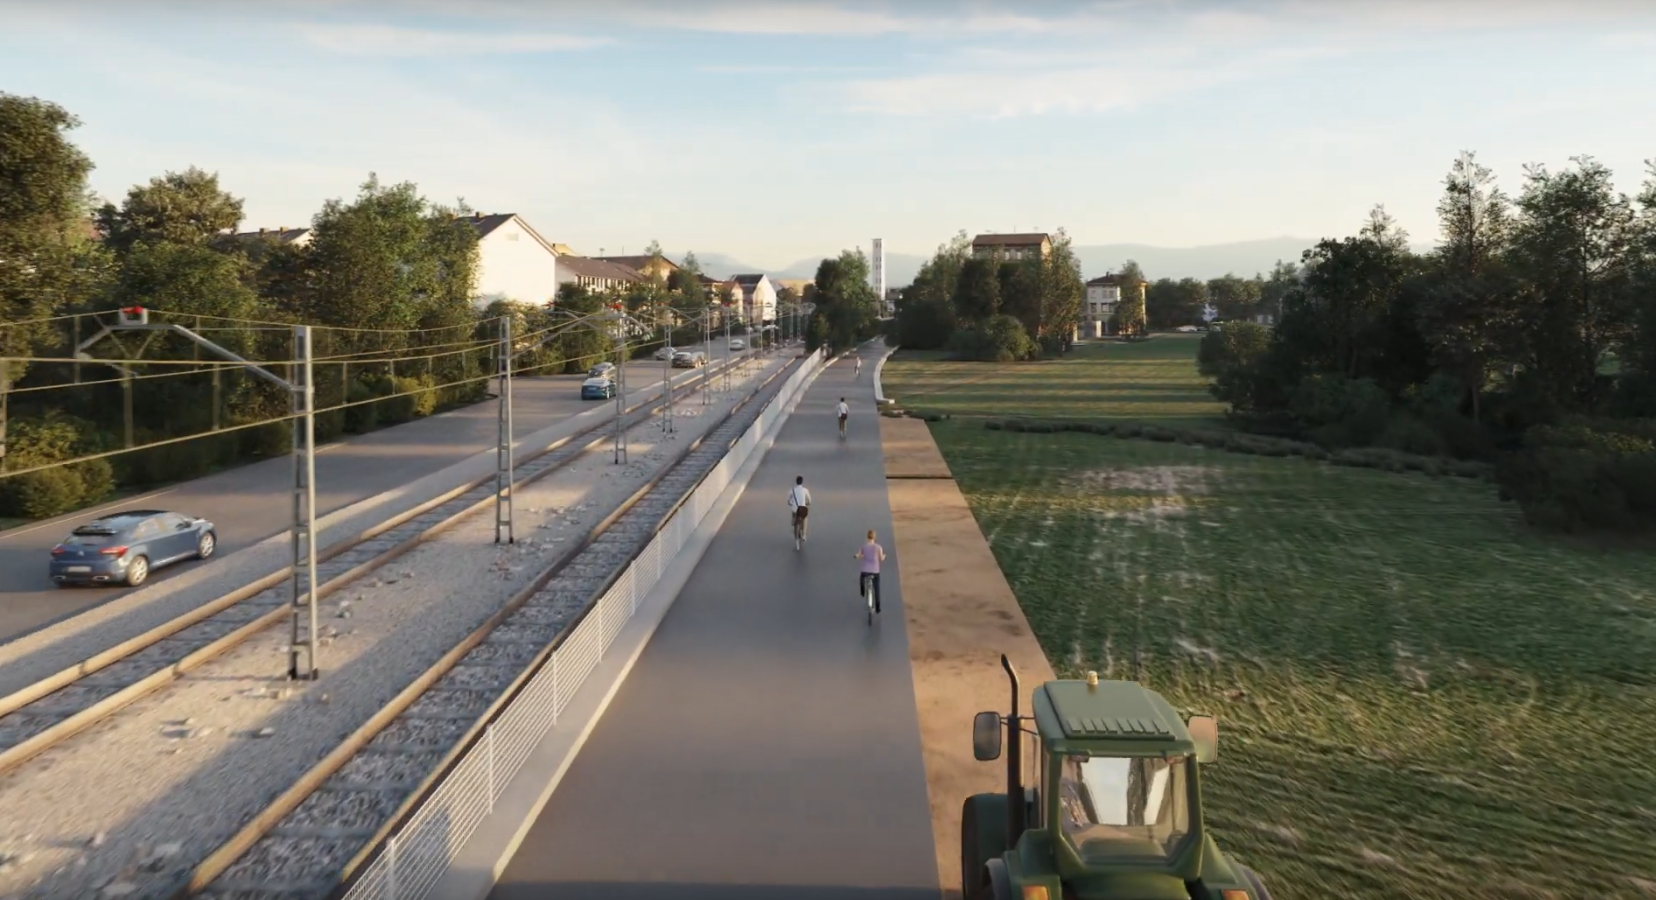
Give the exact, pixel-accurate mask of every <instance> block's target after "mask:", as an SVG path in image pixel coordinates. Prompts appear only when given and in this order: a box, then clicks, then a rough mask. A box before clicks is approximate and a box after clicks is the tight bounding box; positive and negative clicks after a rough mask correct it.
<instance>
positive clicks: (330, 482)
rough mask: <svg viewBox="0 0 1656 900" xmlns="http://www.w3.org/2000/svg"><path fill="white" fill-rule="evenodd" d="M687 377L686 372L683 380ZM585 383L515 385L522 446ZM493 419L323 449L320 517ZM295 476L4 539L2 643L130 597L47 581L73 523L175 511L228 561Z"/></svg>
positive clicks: (481, 413) (490, 440) (632, 372)
mask: <svg viewBox="0 0 1656 900" xmlns="http://www.w3.org/2000/svg"><path fill="white" fill-rule="evenodd" d="M709 349H710V351H711V352H709V357H710V358H711V359H712V360H714V361H715V362H717V361H720V360H722V359H723V358H724V355H723V354H724V348H723V347H722V346H721V345H719V344H715V345H713V347H711V348H709ZM737 355H740V354H737ZM684 371H686V370H684V369H679V370H676V373H682V372H684ZM661 375H662V364H661V363H659V362H650V361H645V360H640V361H638V362H635V363H629V364H628V365H627V372H626V379H627V389H628V390H629V391H632V390H640V389H644V388H650V387H654V386H655V385H657V384H659V383H660V382H661ZM583 378H584V376H581V375H558V376H550V377H545V378H523V379H518V380H516V381H515V382H514V384H513V388H512V413H513V423H512V424H513V431H514V437H515V438H522V437H524V436H526V435H529V434H533V433H534V432H536V431H539V430H541V429H543V428H546V427H548V426H550V425H553V424H555V423H556V422H557V421H558V420H560V419H563V418H565V417H568V416H571V415H574V414H576V413H579V412H582V411H584V410H587V409H591V408H593V407H594V406H599V405H602V404H601V403H600V402H599V401H594V400H585V401H583V400H581V399H580V383H581V381H582V379H583ZM491 389H492V387H491ZM611 405H612V406H613V404H611ZM495 417H496V409H495V404H494V403H493V402H492V401H485V402H483V403H479V404H475V405H473V406H468V407H465V408H463V409H458V410H454V411H452V412H448V413H444V414H442V415H439V416H432V417H431V418H428V419H421V420H418V421H415V422H410V423H407V424H404V425H398V426H395V427H392V428H386V429H383V430H380V431H375V432H372V433H370V434H365V435H359V436H354V437H349V438H346V439H344V440H342V441H340V442H338V443H336V444H333V445H329V446H327V447H324V448H322V449H320V450H319V451H318V453H317V457H316V485H317V490H316V509H317V514H318V515H319V516H320V515H326V514H328V513H330V512H333V511H334V510H336V509H341V508H343V507H346V506H349V505H351V504H353V503H356V502H357V501H359V500H363V499H365V498H367V497H372V496H373V495H375V494H378V493H382V492H384V491H388V490H391V489H393V488H395V487H397V486H399V485H402V484H407V483H408V482H410V481H414V480H416V479H419V478H421V477H424V476H426V475H429V474H431V473H433V472H437V471H440V470H441V469H443V468H445V467H447V466H450V465H453V464H454V463H457V462H459V461H461V460H463V459H465V458H467V457H470V456H472V455H474V454H477V453H481V452H483V451H486V450H488V449H490V448H492V447H493V446H494V442H495V428H496V418H495ZM292 473H293V469H292V463H291V462H289V460H288V458H287V457H282V458H280V459H272V460H265V461H262V462H258V463H254V464H252V465H247V466H241V467H239V468H235V469H231V470H228V471H225V472H219V473H216V474H213V475H209V476H206V477H204V478H198V479H195V480H193V481H188V482H184V483H182V484H179V485H175V486H173V487H171V488H166V489H163V490H160V491H157V492H154V493H151V494H146V495H143V496H140V497H134V498H131V499H128V500H123V501H121V502H119V503H114V504H107V505H105V506H101V507H96V508H94V509H92V510H88V511H85V512H80V513H75V514H72V515H69V516H64V517H60V518H57V519H52V520H50V521H47V522H42V523H36V524H31V525H25V526H20V527H18V528H14V529H8V530H6V531H3V532H0V643H4V642H6V641H10V640H13V639H15V638H17V637H20V636H21V635H23V634H26V633H28V632H30V631H34V630H36V629H39V628H43V627H45V626H47V625H50V624H52V623H53V622H56V621H59V620H61V619H64V618H67V617H69V616H72V615H74V614H76V613H78V612H81V611H83V610H85V609H88V608H90V607H93V606H97V605H99V604H102V603H107V602H109V601H110V600H112V599H114V598H116V597H118V596H120V595H121V594H122V593H123V591H124V590H127V589H124V588H98V587H88V588H77V589H70V590H65V589H61V588H58V587H56V586H55V585H54V584H53V583H52V581H51V579H50V578H48V577H47V561H48V560H49V559H50V551H51V548H52V546H53V545H54V544H56V543H57V542H58V541H60V540H62V539H63V536H64V535H66V534H68V533H69V531H70V529H72V528H74V527H75V526H76V525H79V524H81V523H83V522H85V521H88V520H90V519H92V518H94V517H95V516H97V515H99V514H102V513H106V512H108V511H110V510H112V509H121V508H125V509H133V508H149V507H153V508H161V509H174V510H179V511H181V512H186V513H189V514H191V515H197V516H204V517H206V518H208V519H210V520H212V522H213V523H214V524H215V525H217V526H218V538H219V553H221V554H225V553H231V552H234V551H236V550H239V549H241V548H243V547H247V546H251V545H253V544H257V543H258V542H260V541H262V540H264V539H265V538H268V537H270V536H271V535H273V534H277V533H279V532H282V531H285V530H287V528H288V525H289V522H288V519H289V516H290V515H291V514H290V512H289V510H290V508H291V507H290V504H291V500H290V499H289V498H290V496H291V493H290V491H291V485H292V479H293V474H292ZM205 564H206V565H211V564H212V563H211V562H208V563H205ZM194 565H203V563H194V562H187V563H179V564H176V565H173V566H170V567H168V568H166V569H162V570H160V571H158V572H156V573H155V574H154V575H152V576H151V577H150V582H152V583H153V582H159V581H163V580H165V579H166V578H168V577H170V576H172V575H175V574H177V573H179V572H181V571H183V570H185V569H187V568H189V567H190V566H194Z"/></svg>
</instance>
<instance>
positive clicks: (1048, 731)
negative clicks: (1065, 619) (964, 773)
mask: <svg viewBox="0 0 1656 900" xmlns="http://www.w3.org/2000/svg"><path fill="white" fill-rule="evenodd" d="M1001 666H1002V667H1003V668H1004V669H1005V670H1006V672H1007V675H1008V676H1009V677H1010V679H1011V682H1012V712H1011V714H1010V715H1007V716H1002V715H1001V714H999V713H996V712H983V713H978V715H977V717H976V719H975V720H974V721H973V727H972V745H973V746H972V749H973V753H974V755H975V756H976V757H977V758H978V759H979V760H984V761H988V760H995V759H999V758H1000V757H1001V756H1002V754H1003V751H1004V754H1005V756H1006V770H1007V791H1006V793H1004V794H978V795H975V796H973V797H970V798H968V799H967V800H966V805H965V807H964V808H963V810H962V815H961V879H962V882H961V883H962V889H963V894H964V896H965V898H966V900H1269V898H1270V894H1269V892H1267V891H1266V890H1265V887H1264V885H1263V884H1262V883H1261V882H1260V881H1259V878H1258V876H1257V875H1255V874H1254V873H1253V872H1252V871H1251V870H1249V869H1247V868H1246V867H1244V866H1242V865H1240V864H1239V863H1236V862H1234V861H1232V860H1230V859H1229V858H1228V857H1226V856H1225V854H1224V853H1223V852H1222V851H1221V850H1220V849H1219V847H1218V846H1217V845H1216V844H1215V843H1214V842H1213V839H1212V838H1211V837H1210V836H1209V835H1208V834H1207V832H1206V830H1205V828H1204V824H1203V821H1202V794H1201V766H1203V765H1204V764H1207V763H1210V762H1213V761H1214V760H1216V759H1217V758H1218V740H1219V734H1218V726H1217V723H1216V722H1215V720H1214V719H1213V718H1212V717H1210V716H1192V717H1190V719H1189V720H1186V719H1184V718H1182V717H1181V716H1180V715H1179V714H1178V711H1177V710H1175V709H1174V708H1173V707H1172V705H1171V704H1169V703H1168V702H1167V701H1166V700H1165V699H1163V698H1162V696H1161V695H1160V694H1157V693H1156V692H1155V691H1152V690H1150V689H1149V688H1146V687H1144V686H1143V685H1141V684H1139V683H1138V682H1133V681H1100V680H1099V678H1098V674H1097V673H1096V672H1089V673H1087V678H1086V679H1085V680H1067V681H1051V682H1048V683H1046V684H1044V685H1041V686H1040V687H1039V688H1036V689H1035V691H1034V693H1033V696H1032V700H1033V705H1034V709H1033V711H1032V715H1028V716H1025V715H1020V714H1019V711H1018V702H1019V690H1018V676H1017V672H1016V670H1015V669H1013V667H1012V663H1011V661H1010V660H1008V659H1007V658H1006V657H1005V656H1002V657H1001ZM1029 724H1033V726H1034V727H1033V729H1030V728H1028V727H1026V726H1027V725H1029ZM1007 733H1010V734H1011V735H1012V739H1011V740H1010V741H1005V740H1004V736H1005V735H1006V734H1007ZM1028 737H1034V738H1035V752H1034V759H1033V760H1032V763H1033V765H1032V766H1030V767H1029V768H1031V769H1033V771H1032V772H1031V773H1028V774H1030V775H1032V776H1033V783H1032V784H1030V785H1028V786H1026V785H1025V776H1026V772H1025V768H1026V767H1025V765H1024V759H1023V751H1024V745H1025V743H1026V739H1027V738H1028ZM1003 744H1004V746H1003ZM1014 797H1015V798H1019V799H1020V800H1021V802H1012V800H1011V798H1014Z"/></svg>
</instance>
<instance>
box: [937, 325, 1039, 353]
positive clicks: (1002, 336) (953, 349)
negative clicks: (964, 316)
mask: <svg viewBox="0 0 1656 900" xmlns="http://www.w3.org/2000/svg"><path fill="white" fill-rule="evenodd" d="M947 347H948V350H949V352H950V353H951V354H952V355H953V356H954V357H955V358H956V359H961V360H975V361H978V362H1016V361H1018V360H1025V359H1029V358H1031V357H1033V356H1034V355H1035V354H1036V347H1035V342H1034V341H1032V340H1030V339H1029V333H1028V332H1027V331H1025V330H1024V326H1023V323H1022V322H1020V321H1018V320H1017V319H1016V318H1014V317H1012V316H990V317H989V318H988V319H985V320H984V321H983V322H982V323H981V324H980V325H977V326H974V327H971V328H961V329H957V330H956V331H955V332H954V333H953V334H951V335H950V336H949V341H948V344H947Z"/></svg>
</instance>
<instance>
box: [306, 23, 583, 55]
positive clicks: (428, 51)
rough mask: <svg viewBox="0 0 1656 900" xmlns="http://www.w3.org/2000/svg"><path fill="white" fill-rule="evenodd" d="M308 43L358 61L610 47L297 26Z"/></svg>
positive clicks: (550, 39)
mask: <svg viewBox="0 0 1656 900" xmlns="http://www.w3.org/2000/svg"><path fill="white" fill-rule="evenodd" d="M296 31H297V32H298V33H299V35H300V36H301V37H303V38H304V39H305V40H306V41H308V42H309V43H311V44H312V45H314V46H316V47H320V48H322V49H324V50H330V51H333V52H335V53H344V54H350V55H357V56H464V55H478V54H496V53H500V54H515V53H554V52H558V51H562V50H584V49H587V48H590V47H596V46H600V45H602V44H607V43H610V41H609V39H608V38H599V37H588V36H584V35H567V34H551V33H546V32H515V31H514V32H465V31H438V30H434V29H421V28H402V27H398V26H394V25H366V24H364V25H299V26H297V27H296Z"/></svg>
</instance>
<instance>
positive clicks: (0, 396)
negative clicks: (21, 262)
mask: <svg viewBox="0 0 1656 900" xmlns="http://www.w3.org/2000/svg"><path fill="white" fill-rule="evenodd" d="M75 321H76V322H79V321H80V320H79V319H76V320H75ZM10 363H11V360H9V359H6V358H5V357H3V356H0V472H4V471H6V399H7V398H8V397H9V396H10V395H11V370H10Z"/></svg>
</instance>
